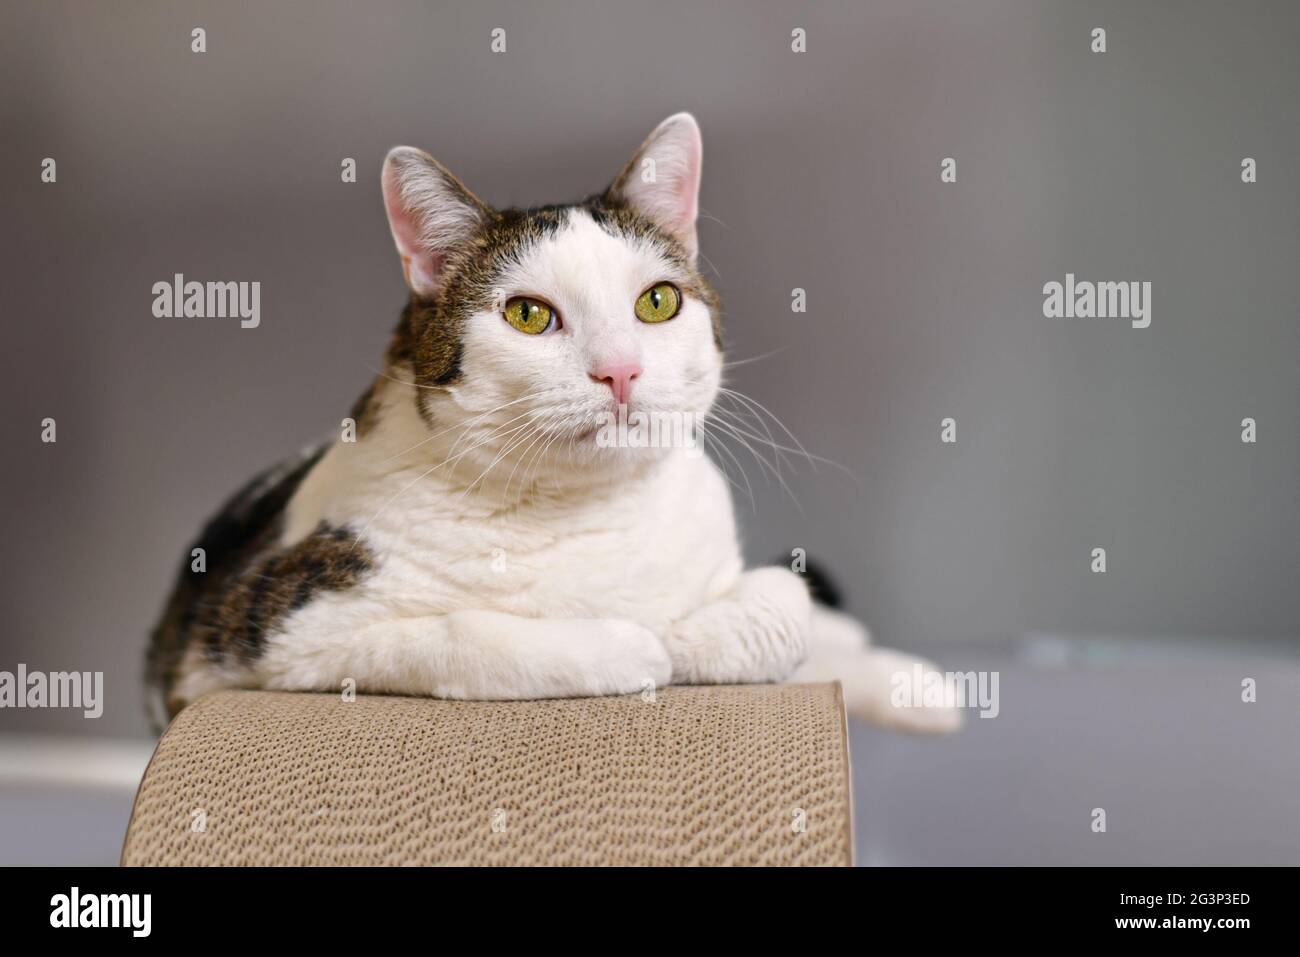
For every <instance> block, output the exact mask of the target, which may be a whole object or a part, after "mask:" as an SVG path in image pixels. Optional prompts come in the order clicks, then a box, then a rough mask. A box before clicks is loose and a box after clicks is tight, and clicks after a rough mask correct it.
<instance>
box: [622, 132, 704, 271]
mask: <svg viewBox="0 0 1300 957" xmlns="http://www.w3.org/2000/svg"><path fill="white" fill-rule="evenodd" d="M702 157H703V145H702V143H701V141H700V126H699V124H698V123H696V122H695V117H693V116H691V114H689V113H677V114H675V115H674V116H670V117H668V119H666V120H664V121H663V122H662V123H660V124H659V125H658V126H657V127H655V131H654V132H653V133H651V134H650V136H649V137H648V138H647V139H646V141H645V142H644V143H642V144H641V148H640V149H639V150H637V152H636V155H635V156H633V157H632V160H631V162H629V163H628V164H627V165H626V166H625V167H623V171H622V172H621V173H619V174H618V177H617V178H616V179H615V180H614V183H613V185H612V186H610V188H609V190H608V191H607V192H606V196H607V197H608V198H610V199H612V200H615V201H621V202H625V203H627V204H628V205H629V206H631V207H632V208H633V209H635V210H636V211H637V212H639V213H640V214H641V215H642V216H644V217H646V218H647V219H649V220H650V221H651V222H652V223H654V224H655V225H657V226H658V227H659V228H660V229H663V230H664V231H666V232H667V233H668V234H669V235H671V236H672V237H674V238H675V239H676V240H677V241H678V242H680V243H681V244H682V245H683V246H685V247H686V251H687V252H688V253H689V254H690V256H691V258H692V259H694V258H695V254H696V252H697V250H698V249H699V240H698V238H697V236H696V233H695V219H696V216H697V215H698V214H699V206H700V163H701V160H702Z"/></svg>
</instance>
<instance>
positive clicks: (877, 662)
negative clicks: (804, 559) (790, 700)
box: [788, 563, 962, 734]
mask: <svg viewBox="0 0 1300 957" xmlns="http://www.w3.org/2000/svg"><path fill="white" fill-rule="evenodd" d="M801 574H802V575H803V577H804V579H805V581H807V583H808V590H809V592H811V594H812V597H813V618H812V644H811V647H810V650H809V652H808V657H807V659H805V661H804V662H803V664H801V665H800V666H799V667H798V668H797V669H796V670H795V672H794V674H793V675H791V676H790V678H789V679H788V680H789V681H792V682H820V681H839V682H840V685H841V686H842V687H843V689H844V704H845V707H846V709H847V710H848V712H849V714H851V715H854V716H855V717H859V718H863V719H865V720H867V721H870V722H872V723H873V724H878V725H880V726H881V727H885V728H895V729H898V730H902V731H916V732H922V733H928V734H944V733H947V732H950V731H956V730H957V729H958V728H960V727H961V723H962V714H961V711H960V710H959V709H958V708H957V707H955V705H954V704H953V703H952V702H953V701H954V700H955V698H954V696H953V695H951V694H945V695H942V696H939V697H940V698H941V699H942V700H941V701H940V702H938V703H935V702H931V703H929V704H926V703H925V699H924V696H923V695H921V694H920V693H918V694H916V695H915V696H914V695H912V694H911V691H912V688H911V685H912V684H913V683H915V682H916V680H917V676H918V675H919V676H922V681H923V683H925V684H929V683H931V682H933V683H934V685H935V686H941V687H943V688H944V689H945V690H951V689H950V686H951V684H952V679H951V678H949V677H947V676H946V675H944V674H943V672H941V671H940V670H939V668H938V666H937V665H935V664H933V663H932V662H930V661H927V660H926V659H924V658H918V657H916V656H914V655H909V654H905V653H903V652H900V651H893V650H891V649H888V648H876V647H874V646H872V644H871V635H870V634H869V633H868V632H867V629H866V628H865V627H864V626H863V624H862V623H861V622H860V621H858V620H857V619H856V618H854V617H852V616H851V615H849V614H846V613H845V612H843V611H841V610H840V606H841V603H842V593H841V591H840V589H839V588H838V587H837V586H836V585H835V583H834V581H833V580H832V579H831V578H830V576H829V575H827V574H826V572H825V570H824V569H822V568H820V567H817V566H814V565H813V564H811V563H809V564H808V565H807V566H806V568H805V569H804V570H803V572H802V573H801ZM931 673H933V674H935V675H938V676H939V677H936V678H933V679H926V678H925V677H924V676H926V675H929V674H931ZM932 697H934V696H932Z"/></svg>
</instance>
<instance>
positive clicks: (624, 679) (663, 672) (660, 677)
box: [587, 618, 673, 695]
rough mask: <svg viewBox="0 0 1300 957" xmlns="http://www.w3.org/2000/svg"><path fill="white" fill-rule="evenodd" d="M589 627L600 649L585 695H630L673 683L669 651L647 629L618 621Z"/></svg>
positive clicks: (626, 621) (613, 620) (607, 621)
mask: <svg viewBox="0 0 1300 957" xmlns="http://www.w3.org/2000/svg"><path fill="white" fill-rule="evenodd" d="M592 624H593V625H594V626H595V627H596V628H597V629H598V631H599V633H600V641H601V644H602V646H603V647H602V649H601V653H600V654H599V655H598V656H596V657H595V659H594V660H593V661H592V663H591V664H592V667H591V669H590V672H589V675H588V677H589V679H590V682H591V684H590V690H589V691H588V692H587V693H588V694H595V695H607V694H633V693H635V692H641V691H649V690H653V689H655V688H663V687H665V686H667V685H668V684H669V683H670V682H671V681H672V677H673V663H672V659H671V658H669V656H668V649H667V648H665V647H664V643H663V642H662V641H660V640H659V636H658V635H656V634H655V633H654V632H653V631H651V630H650V629H649V628H647V627H645V626H644V625H641V624H638V623H637V622H634V621H628V620H626V619H621V618H607V619H601V620H599V621H595V622H593V623H592Z"/></svg>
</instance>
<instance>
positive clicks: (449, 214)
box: [383, 146, 492, 296]
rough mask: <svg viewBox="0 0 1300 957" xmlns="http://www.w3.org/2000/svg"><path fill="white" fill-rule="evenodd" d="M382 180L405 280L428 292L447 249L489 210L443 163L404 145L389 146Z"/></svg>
mask: <svg viewBox="0 0 1300 957" xmlns="http://www.w3.org/2000/svg"><path fill="white" fill-rule="evenodd" d="M383 186H384V206H385V208H386V209H387V210H388V225H389V228H390V229H392V231H393V242H394V243H396V244H397V254H398V255H399V256H401V257H402V272H403V273H404V274H405V275H406V283H407V285H409V286H410V287H411V288H412V289H413V290H414V291H415V292H416V293H418V294H419V295H422V296H432V295H433V294H434V293H435V292H436V291H437V289H438V280H439V276H440V275H441V273H442V266H443V263H444V262H445V261H446V258H447V254H448V253H449V252H451V251H452V250H454V249H455V248H456V247H457V246H460V245H462V244H464V243H465V242H467V241H468V240H469V239H470V237H471V236H473V235H474V233H475V232H476V231H477V230H478V228H479V227H480V226H481V225H482V224H483V223H484V222H486V221H487V219H488V218H489V217H490V216H491V215H492V210H491V209H490V208H489V207H488V206H487V205H486V204H485V203H484V202H483V201H482V200H480V199H479V198H478V197H477V196H475V195H474V194H473V193H471V192H470V191H469V190H468V189H466V188H465V185H464V184H463V183H462V182H461V181H460V180H458V179H457V178H456V177H455V176H453V175H452V174H451V172H450V171H448V169H447V168H446V167H445V166H443V165H442V164H441V163H439V162H438V161H437V160H436V159H434V158H433V157H432V156H430V155H429V154H428V153H426V152H424V151H423V150H417V149H414V148H412V147H410V146H397V147H394V148H393V149H392V150H390V151H389V153H388V157H387V158H386V159H385V160H384V174H383Z"/></svg>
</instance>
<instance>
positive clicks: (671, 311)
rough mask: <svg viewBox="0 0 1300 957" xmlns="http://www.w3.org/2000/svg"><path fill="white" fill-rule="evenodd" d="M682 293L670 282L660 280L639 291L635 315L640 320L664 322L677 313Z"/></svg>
mask: <svg viewBox="0 0 1300 957" xmlns="http://www.w3.org/2000/svg"><path fill="white" fill-rule="evenodd" d="M681 305H682V294H681V293H679V292H678V291H677V287H676V286H674V285H673V284H672V283H670V282H661V283H659V284H658V285H657V286H652V287H650V288H649V289H647V290H646V291H645V292H643V293H641V295H640V296H638V297H637V300H636V306H635V309H636V317H637V318H638V319H640V320H641V321H642V322H666V321H667V320H669V319H671V318H672V317H673V316H675V315H677V310H678V309H680V308H681Z"/></svg>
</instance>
